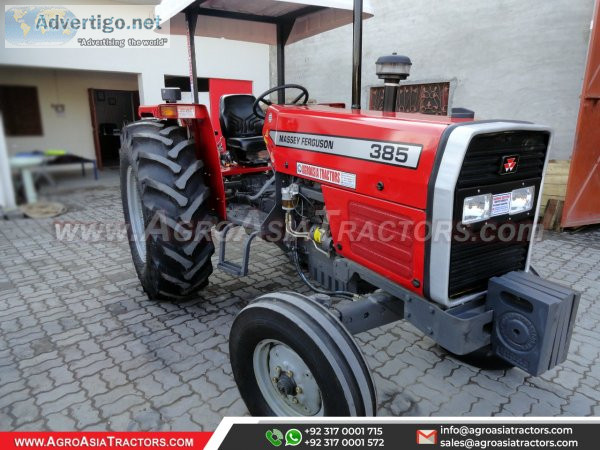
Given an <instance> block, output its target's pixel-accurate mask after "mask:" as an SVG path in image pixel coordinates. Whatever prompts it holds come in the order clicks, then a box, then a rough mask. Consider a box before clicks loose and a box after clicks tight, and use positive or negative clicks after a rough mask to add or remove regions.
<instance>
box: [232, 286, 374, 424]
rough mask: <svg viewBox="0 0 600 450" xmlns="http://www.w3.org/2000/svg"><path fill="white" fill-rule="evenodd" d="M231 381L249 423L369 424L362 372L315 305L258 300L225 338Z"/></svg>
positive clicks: (344, 334) (370, 402)
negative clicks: (281, 419)
mask: <svg viewBox="0 0 600 450" xmlns="http://www.w3.org/2000/svg"><path fill="white" fill-rule="evenodd" d="M229 354H230V359H231V367H232V370H233V375H234V378H235V381H236V383H237V386H238V389H239V390H240V394H241V396H242V399H243V400H244V402H245V403H246V406H247V407H248V410H249V411H250V413H251V414H252V415H254V416H373V415H375V413H376V399H375V388H374V385H373V381H372V379H371V375H370V371H369V368H368V366H367V364H366V362H365V360H364V357H363V355H362V353H361V351H360V349H359V348H358V346H357V345H356V342H355V341H354V339H353V337H352V336H351V335H350V334H349V333H348V331H347V330H346V329H345V328H344V326H343V325H342V324H341V323H340V321H339V320H338V319H337V318H336V317H334V315H333V314H331V313H330V312H329V311H328V310H327V309H326V308H324V307H323V306H322V305H320V304H319V303H317V302H316V301H315V300H313V299H311V298H308V297H305V296H303V295H300V294H295V293H288V292H285V293H283V292H281V293H275V294H269V295H264V296H262V297H259V298H258V299H256V300H255V301H254V302H252V303H251V304H250V305H248V306H247V307H246V308H244V309H243V310H242V311H241V312H240V313H239V314H238V315H237V317H236V318H235V320H234V323H233V326H232V328H231V334H230V336H229Z"/></svg>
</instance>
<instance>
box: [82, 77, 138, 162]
mask: <svg viewBox="0 0 600 450" xmlns="http://www.w3.org/2000/svg"><path fill="white" fill-rule="evenodd" d="M88 92H89V98H90V110H91V116H92V129H93V133H94V146H95V148H96V162H97V165H98V168H99V169H103V168H104V167H118V165H119V148H120V146H121V141H120V136H121V129H122V128H123V127H124V126H125V125H127V124H128V123H130V122H133V121H135V119H136V116H137V109H138V106H139V105H140V96H139V93H138V91H116V90H108V89H89V91H88Z"/></svg>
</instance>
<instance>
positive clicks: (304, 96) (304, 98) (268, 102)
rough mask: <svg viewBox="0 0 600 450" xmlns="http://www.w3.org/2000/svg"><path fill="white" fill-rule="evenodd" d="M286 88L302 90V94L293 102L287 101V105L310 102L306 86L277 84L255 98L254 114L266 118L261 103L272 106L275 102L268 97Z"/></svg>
mask: <svg viewBox="0 0 600 450" xmlns="http://www.w3.org/2000/svg"><path fill="white" fill-rule="evenodd" d="M286 89H298V90H299V91H301V92H300V95H298V97H296V98H295V99H294V100H292V103H286V105H306V103H308V90H307V89H306V88H305V87H304V86H300V85H299V84H282V85H281V86H276V87H274V88H272V89H269V90H268V91H265V92H263V93H262V94H261V95H259V97H258V98H257V99H256V100H255V102H254V105H252V109H253V111H254V114H256V116H257V117H259V118H260V119H264V118H265V113H264V111H263V110H262V108H260V106H259V105H260V104H261V103H264V104H265V105H267V106H271V105H272V104H273V102H272V101H271V100H269V99H268V98H267V97H268V96H269V95H271V94H272V93H273V92H278V91H285V90H286Z"/></svg>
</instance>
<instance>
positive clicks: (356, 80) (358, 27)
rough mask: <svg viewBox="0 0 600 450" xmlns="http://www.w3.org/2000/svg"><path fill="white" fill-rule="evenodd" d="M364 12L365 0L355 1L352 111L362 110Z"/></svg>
mask: <svg viewBox="0 0 600 450" xmlns="http://www.w3.org/2000/svg"><path fill="white" fill-rule="evenodd" d="M362 12H363V0H354V11H353V16H352V17H353V29H352V109H360V96H361V95H360V94H361V90H362V86H361V83H362V81H361V76H362Z"/></svg>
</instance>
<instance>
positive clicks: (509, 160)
mask: <svg viewBox="0 0 600 450" xmlns="http://www.w3.org/2000/svg"><path fill="white" fill-rule="evenodd" d="M518 164H519V155H513V156H505V157H503V158H502V165H501V166H500V175H506V174H507V173H515V172H516V171H517V165H518Z"/></svg>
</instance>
